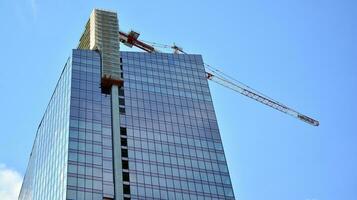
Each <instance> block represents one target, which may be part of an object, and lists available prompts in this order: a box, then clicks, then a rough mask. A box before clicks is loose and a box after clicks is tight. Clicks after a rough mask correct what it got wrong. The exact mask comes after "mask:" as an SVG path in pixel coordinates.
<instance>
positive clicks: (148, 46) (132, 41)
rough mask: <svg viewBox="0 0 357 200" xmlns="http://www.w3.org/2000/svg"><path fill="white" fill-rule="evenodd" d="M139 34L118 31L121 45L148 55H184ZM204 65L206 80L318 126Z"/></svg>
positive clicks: (180, 51)
mask: <svg viewBox="0 0 357 200" xmlns="http://www.w3.org/2000/svg"><path fill="white" fill-rule="evenodd" d="M139 35H140V34H139V33H137V32H135V31H130V32H129V33H128V34H126V33H124V32H122V31H119V40H120V42H122V43H123V44H125V45H126V46H128V47H133V46H136V47H138V48H140V49H142V50H144V51H147V52H149V53H155V52H160V51H158V49H157V48H155V47H158V48H165V49H168V48H170V49H173V50H174V53H183V54H186V52H185V51H183V49H182V48H181V47H178V46H177V45H175V44H174V45H167V44H160V43H155V42H148V41H142V40H141V41H140V40H138V37H139ZM204 65H205V70H206V78H207V79H208V80H211V81H213V82H215V83H217V84H220V85H222V86H224V87H226V88H229V89H231V90H233V91H236V92H238V93H240V94H242V95H244V96H246V97H249V98H251V99H253V100H255V101H258V102H260V103H262V104H264V105H267V106H269V107H271V108H273V109H275V110H278V111H280V112H283V113H285V114H288V115H291V116H293V117H295V118H297V119H299V120H301V121H304V122H306V123H308V124H311V125H313V126H318V125H319V124H320V123H319V121H317V120H315V119H313V118H311V117H308V116H306V115H303V114H301V113H299V112H297V111H296V110H294V109H292V108H289V107H288V106H285V105H284V104H282V103H279V102H278V101H276V100H274V99H272V98H270V97H268V96H266V95H264V94H262V93H260V92H258V91H256V90H254V89H252V88H251V87H249V86H247V85H245V84H243V83H242V82H240V81H238V80H236V79H234V78H233V77H231V76H229V75H227V74H225V73H223V72H221V71H220V70H218V69H216V68H214V67H212V66H211V65H209V64H206V63H205V64H204Z"/></svg>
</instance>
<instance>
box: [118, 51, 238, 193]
mask: <svg viewBox="0 0 357 200" xmlns="http://www.w3.org/2000/svg"><path fill="white" fill-rule="evenodd" d="M121 57H122V62H123V71H124V94H125V114H122V116H121V117H120V119H121V126H123V127H125V128H126V135H127V143H128V144H127V149H128V165H129V176H130V177H129V178H130V193H131V199H193V200H195V199H234V194H233V190H232V185H231V181H230V177H229V172H228V168H227V164H226V160H225V156H224V151H223V147H222V142H221V139H220V134H219V130H218V125H217V121H216V117H215V113H214V108H213V104H212V100H211V96H210V92H209V87H208V83H207V80H206V76H205V71H204V65H203V60H202V57H201V56H200V55H187V54H185V55H184V54H164V53H154V54H149V53H139V52H121Z"/></svg>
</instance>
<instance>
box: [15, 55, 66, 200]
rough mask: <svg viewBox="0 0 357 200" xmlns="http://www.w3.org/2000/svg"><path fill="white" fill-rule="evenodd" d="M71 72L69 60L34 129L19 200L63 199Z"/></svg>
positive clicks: (64, 193) (64, 192)
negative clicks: (34, 135)
mask: <svg viewBox="0 0 357 200" xmlns="http://www.w3.org/2000/svg"><path fill="white" fill-rule="evenodd" d="M71 70H72V66H71V59H69V60H68V61H67V63H66V65H65V66H64V69H63V71H62V74H61V77H60V79H59V81H58V83H57V85H56V88H55V91H54V93H53V95H52V97H51V100H50V102H49V104H48V106H47V108H46V111H45V114H44V116H43V118H42V120H41V122H40V125H39V126H38V130H37V133H36V138H35V142H34V145H33V148H32V152H31V155H30V160H29V165H28V167H27V170H26V175H25V178H24V181H23V184H22V188H21V191H20V195H19V199H20V200H28V199H41V200H42V199H43V200H47V199H48V200H52V199H65V197H66V196H65V195H66V183H67V160H68V125H69V111H70V92H71Z"/></svg>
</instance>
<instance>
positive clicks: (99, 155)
mask: <svg viewBox="0 0 357 200" xmlns="http://www.w3.org/2000/svg"><path fill="white" fill-rule="evenodd" d="M138 37H139V34H138V33H137V32H135V31H129V32H128V33H126V32H125V31H121V30H120V25H119V24H118V18H117V14H116V13H115V12H112V11H106V10H98V9H95V10H93V12H92V13H91V15H90V18H89V20H88V22H87V23H86V25H85V29H84V32H83V34H82V36H81V37H80V40H79V44H78V47H77V48H76V49H74V50H72V54H71V56H70V58H69V59H68V60H67V62H66V64H65V66H64V68H63V71H62V74H61V77H60V79H59V81H58V83H57V86H56V88H55V91H54V92H53V95H52V97H51V100H50V102H49V104H48V107H47V109H46V111H45V114H44V116H43V118H42V120H41V122H40V123H39V126H38V130H37V134H36V138H35V141H34V145H33V149H32V152H31V156H30V159H29V164H28V168H27V171H26V175H25V178H24V182H23V185H22V188H21V192H20V196H19V199H21V200H23V199H35V200H45V199H49V200H56V199H61V200H62V199H63V200H64V199H68V200H84V199H85V200H110V199H116V200H128V199H132V200H139V199H193V200H201V199H202V200H203V199H205V200H206V199H212V200H213V199H222V200H223V199H228V200H229V199H235V195H234V193H233V188H232V184H231V180H230V176H229V171H228V167H227V162H226V158H225V155H224V150H223V145H222V141H221V137H220V132H219V129H218V125H217V119H216V115H215V111H214V108H213V103H212V99H211V94H210V90H209V87H208V80H212V81H214V82H216V83H218V84H221V85H223V86H225V87H228V88H230V89H232V90H234V91H236V92H238V93H241V94H243V95H245V96H247V97H250V98H252V99H254V100H256V101H258V102H260V103H263V104H265V105H268V106H270V107H272V108H274V109H276V110H279V111H281V112H283V113H286V114H289V115H292V116H293V117H296V118H297V119H300V120H302V121H304V122H307V123H309V124H311V125H315V126H317V125H318V124H319V122H318V121H316V120H314V119H312V118H310V117H307V116H306V115H303V114H301V113H299V112H297V111H295V110H293V109H291V108H289V107H287V106H285V105H283V104H281V103H279V102H277V101H275V100H273V99H271V98H269V97H267V96H265V95H263V94H261V93H259V92H256V91H255V90H253V89H251V88H249V87H248V86H246V85H244V84H242V83H240V82H238V81H236V80H234V79H233V78H231V77H229V76H228V75H226V74H224V73H222V72H221V71H219V70H217V69H216V68H214V67H212V66H210V65H207V64H205V63H204V62H203V60H202V56H201V55H196V54H188V53H186V52H184V51H183V49H182V48H179V47H177V46H176V45H172V46H171V45H163V44H157V43H148V42H143V41H141V40H139V39H138ZM122 44H124V45H126V46H128V47H137V48H138V49H141V50H143V51H141V52H123V51H120V45H122ZM158 47H160V48H161V49H165V48H171V49H173V50H174V52H173V53H163V51H162V50H160V48H158Z"/></svg>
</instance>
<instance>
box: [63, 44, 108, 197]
mask: <svg viewBox="0 0 357 200" xmlns="http://www.w3.org/2000/svg"><path fill="white" fill-rule="evenodd" d="M72 65H73V66H72V92H71V112H70V127H69V147H68V148H69V155H68V181H67V199H73V200H77V199H78V200H81V199H83V200H84V199H86V200H87V199H88V200H91V199H95V200H102V199H103V197H108V198H114V183H113V164H112V163H113V156H112V140H111V138H112V135H111V129H112V127H111V98H110V95H106V94H102V93H101V88H100V78H101V76H100V67H101V60H100V54H99V53H98V52H96V51H91V50H73V63H72Z"/></svg>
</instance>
